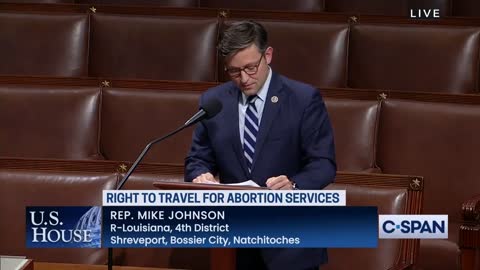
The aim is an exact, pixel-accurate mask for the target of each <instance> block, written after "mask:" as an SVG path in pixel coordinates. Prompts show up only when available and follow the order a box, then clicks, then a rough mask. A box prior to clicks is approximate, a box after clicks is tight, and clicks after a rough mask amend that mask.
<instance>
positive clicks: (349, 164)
mask: <svg viewBox="0 0 480 270" xmlns="http://www.w3.org/2000/svg"><path fill="white" fill-rule="evenodd" d="M324 100H325V105H326V107H327V110H328V115H329V117H330V120H331V122H332V127H333V133H334V138H335V155H336V161H337V169H338V170H339V171H351V172H359V171H372V172H373V171H376V169H375V168H376V165H375V151H376V136H377V129H378V119H379V116H380V102H379V101H377V100H354V99H346V98H345V99H343V98H325V99H324Z"/></svg>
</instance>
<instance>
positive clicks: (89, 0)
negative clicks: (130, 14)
mask: <svg viewBox="0 0 480 270" xmlns="http://www.w3.org/2000/svg"><path fill="white" fill-rule="evenodd" d="M75 2H76V3H79V4H94V5H116V6H123V5H134V6H158V7H197V5H198V3H197V2H198V0H75Z"/></svg>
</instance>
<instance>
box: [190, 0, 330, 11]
mask: <svg viewBox="0 0 480 270" xmlns="http://www.w3.org/2000/svg"><path fill="white" fill-rule="evenodd" d="M323 2H324V0H299V1H292V0H264V1H256V0H243V1H229V0H199V4H200V7H207V8H225V9H227V8H228V9H256V10H261V9H264V10H288V11H301V12H319V11H323Z"/></svg>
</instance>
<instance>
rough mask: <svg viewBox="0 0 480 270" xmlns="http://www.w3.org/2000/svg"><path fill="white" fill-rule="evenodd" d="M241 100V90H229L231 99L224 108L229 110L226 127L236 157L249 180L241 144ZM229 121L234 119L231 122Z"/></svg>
mask: <svg viewBox="0 0 480 270" xmlns="http://www.w3.org/2000/svg"><path fill="white" fill-rule="evenodd" d="M239 98H240V89H238V88H236V87H232V88H230V89H229V98H228V104H226V106H224V109H227V110H228V113H227V121H226V127H225V128H227V129H228V130H229V131H230V133H231V134H230V136H231V138H233V139H232V147H233V151H234V152H235V155H236V156H237V159H238V164H240V166H241V167H242V170H243V173H244V175H245V179H244V180H247V178H249V176H250V173H249V172H248V167H247V162H246V161H245V156H244V155H243V147H242V144H241V142H240V131H239V127H238V99H239ZM228 119H232V121H229V120H228Z"/></svg>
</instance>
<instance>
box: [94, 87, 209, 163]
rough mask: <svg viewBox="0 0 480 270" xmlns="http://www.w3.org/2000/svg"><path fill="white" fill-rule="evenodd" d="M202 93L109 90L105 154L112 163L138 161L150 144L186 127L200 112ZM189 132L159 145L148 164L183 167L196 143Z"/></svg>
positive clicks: (104, 105)
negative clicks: (189, 120) (175, 164)
mask: <svg viewBox="0 0 480 270" xmlns="http://www.w3.org/2000/svg"><path fill="white" fill-rule="evenodd" d="M199 96H200V93H199V92H182V91H159V90H147V89H121V88H111V89H105V90H104V92H103V100H102V131H101V148H102V153H103V155H104V156H105V157H106V159H109V160H127V161H134V160H135V159H136V157H137V156H138V155H139V154H140V152H141V151H142V150H143V148H144V147H145V146H146V144H147V143H148V142H150V141H152V140H154V139H156V138H159V137H161V136H163V135H166V134H167V133H169V132H171V131H173V130H174V129H176V128H177V127H179V126H181V125H183V123H185V121H187V119H189V118H190V117H191V116H192V115H193V114H194V113H196V112H197V111H198V103H199V100H198V99H199ZM192 134H193V129H192V128H189V129H186V130H184V131H182V132H181V133H179V134H176V135H175V136H174V137H172V138H169V139H167V140H166V141H164V142H161V143H159V144H156V145H154V146H153V147H152V149H151V151H150V152H149V154H147V156H146V157H145V161H147V162H148V161H149V162H158V163H162V162H164V163H182V164H183V162H184V158H185V156H186V155H187V152H188V150H189V149H190V145H191V142H192Z"/></svg>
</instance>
